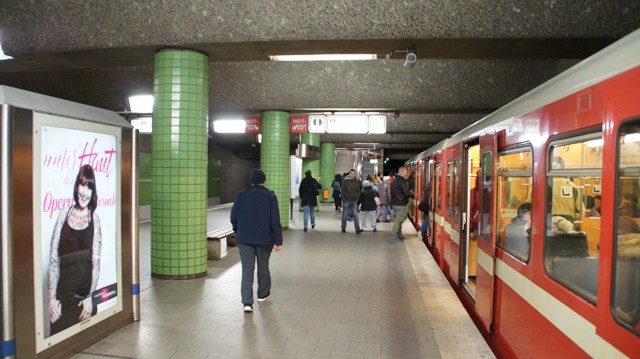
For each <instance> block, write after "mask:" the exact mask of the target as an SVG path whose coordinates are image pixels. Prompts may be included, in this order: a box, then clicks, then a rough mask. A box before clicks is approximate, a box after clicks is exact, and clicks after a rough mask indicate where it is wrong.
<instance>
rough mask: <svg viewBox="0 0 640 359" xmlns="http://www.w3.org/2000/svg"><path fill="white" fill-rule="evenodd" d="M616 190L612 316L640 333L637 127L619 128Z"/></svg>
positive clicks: (639, 136) (639, 144) (639, 141)
mask: <svg viewBox="0 0 640 359" xmlns="http://www.w3.org/2000/svg"><path fill="white" fill-rule="evenodd" d="M618 158H619V163H618V183H617V188H616V193H617V201H616V203H617V204H618V206H617V208H616V212H617V213H616V219H617V220H616V235H615V240H614V242H615V247H614V248H615V249H614V252H615V257H614V268H615V271H614V276H615V277H614V278H615V281H614V283H613V285H614V288H613V313H614V315H615V316H616V318H617V319H618V321H619V322H621V323H623V325H624V326H626V327H627V328H629V329H630V330H631V331H634V332H635V333H637V334H640V328H639V327H638V324H639V323H640V213H639V209H638V196H640V124H638V122H636V123H634V124H628V125H625V126H623V127H622V128H621V130H620V135H619V147H618Z"/></svg>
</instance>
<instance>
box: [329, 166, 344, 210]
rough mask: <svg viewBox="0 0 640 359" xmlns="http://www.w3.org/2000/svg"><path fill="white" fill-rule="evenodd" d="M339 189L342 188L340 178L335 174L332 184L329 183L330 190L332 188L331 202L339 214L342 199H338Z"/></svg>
mask: <svg viewBox="0 0 640 359" xmlns="http://www.w3.org/2000/svg"><path fill="white" fill-rule="evenodd" d="M340 187H342V176H340V174H338V173H336V175H335V176H334V180H333V182H331V188H333V196H332V197H333V201H334V203H335V205H336V212H340V207H341V206H342V197H340Z"/></svg>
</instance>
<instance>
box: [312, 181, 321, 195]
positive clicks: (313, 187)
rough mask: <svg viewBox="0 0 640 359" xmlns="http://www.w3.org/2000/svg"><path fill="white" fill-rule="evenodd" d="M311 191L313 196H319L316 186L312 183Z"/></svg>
mask: <svg viewBox="0 0 640 359" xmlns="http://www.w3.org/2000/svg"><path fill="white" fill-rule="evenodd" d="M311 191H312V192H313V195H314V196H318V195H320V190H319V189H318V186H316V184H315V183H314V184H313V186H312V187H311Z"/></svg>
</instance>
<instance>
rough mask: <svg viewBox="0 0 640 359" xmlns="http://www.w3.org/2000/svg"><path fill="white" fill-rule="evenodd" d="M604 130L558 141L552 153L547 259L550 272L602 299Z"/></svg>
mask: <svg viewBox="0 0 640 359" xmlns="http://www.w3.org/2000/svg"><path fill="white" fill-rule="evenodd" d="M602 148H603V141H602V134H601V133H598V134H590V135H585V136H580V137H576V138H572V139H569V140H563V141H557V142H554V143H552V144H551V147H550V148H549V157H548V159H547V164H548V168H547V207H546V208H547V210H546V231H545V243H544V260H545V262H544V263H545V268H546V271H547V273H548V274H549V275H550V276H551V277H552V278H554V279H555V280H557V281H558V282H559V283H561V284H563V285H564V286H566V287H567V288H569V289H570V290H572V291H574V292H576V293H577V294H578V295H580V296H582V297H583V298H585V299H587V300H589V301H590V302H592V303H596V301H597V292H598V254H599V246H600V208H599V204H598V205H597V204H596V201H598V202H599V198H600V193H601V191H602V186H601V180H602Z"/></svg>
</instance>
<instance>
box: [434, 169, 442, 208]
mask: <svg viewBox="0 0 640 359" xmlns="http://www.w3.org/2000/svg"><path fill="white" fill-rule="evenodd" d="M441 178H442V164H440V163H438V164H436V173H435V176H434V181H433V189H434V196H435V198H436V201H435V205H436V209H437V210H438V213H440V209H441V208H442V189H441V188H440V180H441ZM440 215H442V214H440Z"/></svg>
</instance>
